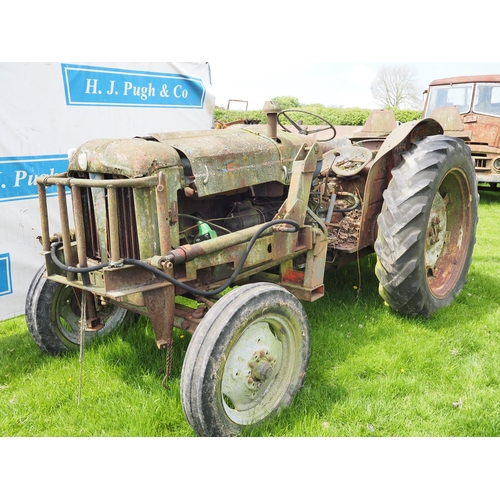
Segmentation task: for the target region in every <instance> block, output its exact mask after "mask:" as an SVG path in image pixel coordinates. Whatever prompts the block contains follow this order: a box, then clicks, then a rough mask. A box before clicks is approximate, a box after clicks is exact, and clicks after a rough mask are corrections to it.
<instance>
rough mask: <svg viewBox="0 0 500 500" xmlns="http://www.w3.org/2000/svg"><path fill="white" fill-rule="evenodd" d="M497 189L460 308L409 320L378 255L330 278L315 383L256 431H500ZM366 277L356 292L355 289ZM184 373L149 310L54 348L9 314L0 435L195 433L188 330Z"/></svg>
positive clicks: (2, 338) (487, 195)
mask: <svg viewBox="0 0 500 500" xmlns="http://www.w3.org/2000/svg"><path fill="white" fill-rule="evenodd" d="M499 207H500V193H497V192H485V191H482V192H481V202H480V208H479V214H480V222H479V226H478V234H477V244H476V248H475V251H474V257H473V262H472V265H471V269H470V272H469V279H468V282H467V283H466V285H465V287H464V290H463V292H462V293H461V294H460V295H459V296H458V298H457V299H456V301H455V302H454V304H453V305H452V306H450V307H449V308H446V309H444V310H441V311H439V312H438V313H436V314H435V315H434V316H433V317H432V318H430V319H423V318H414V319H408V318H403V317H401V316H399V315H398V314H396V313H394V312H393V311H391V310H390V309H389V308H388V307H387V306H385V305H384V303H383V301H382V299H381V298H380V296H379V295H378V291H377V287H378V283H377V279H376V277H375V275H374V264H375V257H374V256H369V257H367V258H365V259H363V260H362V262H361V265H360V274H358V266H357V264H356V263H353V264H351V265H349V266H347V267H345V268H343V269H341V270H339V271H338V272H336V273H334V274H330V275H328V276H327V278H326V282H325V284H326V290H327V292H326V295H325V297H323V298H322V299H321V300H319V301H317V302H315V303H312V304H305V307H306V310H307V313H308V316H309V321H310V324H311V330H312V341H311V342H312V353H311V359H310V364H309V370H308V373H307V377H306V381H305V384H304V387H303V389H302V391H301V392H300V393H299V394H298V395H297V396H296V398H295V400H294V403H293V405H292V406H291V407H290V408H287V409H285V410H283V411H282V412H281V414H280V415H278V416H276V417H275V418H273V419H271V420H269V421H266V422H265V423H263V424H261V425H259V426H256V427H255V428H252V429H250V430H248V431H247V432H246V433H245V435H247V436H443V437H444V436H478V437H479V436H498V435H500V402H499V398H498V394H499V391H500V375H499V371H498V366H500V328H499V326H498V325H499V323H500V307H499V305H500V262H499V258H498V249H499V248H500V231H499V230H498V212H499ZM360 283H361V287H360V289H359V290H358V289H357V288H355V287H359V285H360ZM175 335H176V338H175V352H174V365H173V376H172V378H171V379H170V380H169V381H168V383H167V384H168V387H164V386H162V384H161V382H162V379H163V376H164V371H165V366H164V365H165V359H164V353H163V352H161V351H159V350H158V349H157V347H156V344H155V342H154V335H153V332H152V329H151V326H150V324H149V321H148V320H147V319H146V318H141V320H140V321H139V323H138V324H137V325H135V326H134V327H133V328H129V329H128V330H124V331H118V332H115V333H113V334H112V335H109V336H108V337H106V338H104V339H99V340H97V341H95V342H93V343H92V344H91V345H89V346H88V347H87V348H86V351H85V356H84V360H83V386H82V393H81V401H80V403H79V402H78V396H79V371H80V364H79V354H78V353H77V352H75V353H68V354H66V355H64V356H60V357H51V356H48V355H45V354H43V353H41V352H40V351H39V350H38V348H37V347H36V345H35V344H34V342H33V341H32V340H31V338H30V336H29V333H28V330H27V327H26V325H25V321H24V317H18V318H14V319H12V320H8V321H4V322H2V323H0V435H2V436H157V437H159V436H193V435H194V433H193V432H192V430H191V428H190V426H189V425H188V423H187V421H186V420H185V418H184V415H183V412H182V408H181V402H180V395H179V380H180V373H181V367H182V360H183V357H184V353H185V351H186V348H187V345H188V341H189V339H188V334H186V335H183V334H182V333H180V332H175Z"/></svg>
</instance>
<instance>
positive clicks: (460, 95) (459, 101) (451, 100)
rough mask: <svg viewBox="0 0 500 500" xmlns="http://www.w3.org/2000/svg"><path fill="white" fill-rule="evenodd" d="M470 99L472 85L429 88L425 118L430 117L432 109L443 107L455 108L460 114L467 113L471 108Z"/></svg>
mask: <svg viewBox="0 0 500 500" xmlns="http://www.w3.org/2000/svg"><path fill="white" fill-rule="evenodd" d="M471 98H472V85H453V86H451V85H446V86H443V87H431V89H430V90H429V104H428V106H427V110H426V113H425V116H426V117H428V116H430V115H431V113H432V110H433V109H436V108H442V107H444V106H456V107H457V108H458V111H459V112H460V113H467V112H468V111H469V110H470V107H471Z"/></svg>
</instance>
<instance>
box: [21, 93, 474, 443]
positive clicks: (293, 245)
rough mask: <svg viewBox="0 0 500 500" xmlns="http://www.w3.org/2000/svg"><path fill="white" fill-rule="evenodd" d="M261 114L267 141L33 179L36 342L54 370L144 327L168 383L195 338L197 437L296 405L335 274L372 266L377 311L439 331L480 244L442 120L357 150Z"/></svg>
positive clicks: (231, 132) (272, 109) (91, 145)
mask: <svg viewBox="0 0 500 500" xmlns="http://www.w3.org/2000/svg"><path fill="white" fill-rule="evenodd" d="M264 112H265V113H266V115H267V123H265V124H258V125H254V124H248V125H247V124H238V125H234V126H231V127H227V128H224V129H211V130H202V131H183V132H168V133H152V134H150V135H148V136H144V137H134V138H128V139H95V140H91V141H89V142H87V143H85V144H83V145H82V146H80V147H79V148H77V149H76V150H75V151H74V152H73V154H72V155H71V157H70V160H69V166H68V170H67V172H65V173H63V174H56V175H44V176H40V177H38V179H37V185H38V194H39V206H40V221H41V236H40V242H41V246H42V254H43V256H44V259H45V264H44V265H43V266H42V267H41V268H40V270H39V271H38V272H37V274H36V275H35V277H34V279H33V281H32V283H31V285H30V288H29V291H28V293H27V297H26V321H27V325H28V329H29V332H30V334H31V336H32V338H33V339H34V341H35V342H36V344H37V345H38V346H39V347H40V349H42V350H43V351H44V352H47V353H49V354H52V355H57V354H60V353H63V352H66V351H68V350H76V349H82V346H83V345H84V343H85V342H87V341H90V340H91V339H92V338H94V337H96V336H99V335H105V334H106V333H109V332H111V331H113V330H115V329H117V328H118V326H120V325H122V324H123V323H124V322H125V321H126V320H127V319H128V318H129V317H131V316H137V315H143V316H146V317H148V318H149V319H150V322H151V326H152V329H153V331H154V336H155V340H156V343H157V346H158V347H159V348H160V349H164V350H165V352H166V360H167V375H168V372H169V369H168V366H169V359H170V360H171V356H172V349H173V329H174V328H177V329H180V330H182V331H185V332H188V333H190V334H191V335H192V338H191V339H190V342H189V345H188V348H187V351H186V354H185V357H184V360H183V365H182V371H181V376H180V392H181V397H180V399H181V401H180V403H181V404H182V408H183V411H184V414H185V416H186V418H187V421H188V422H189V424H190V425H191V427H192V428H193V430H194V432H195V433H196V434H197V435H199V436H234V435H239V434H241V433H242V431H243V430H244V429H245V428H247V427H248V426H251V425H254V424H256V423H259V422H262V421H263V420H265V419H267V418H269V417H270V416H272V415H274V414H276V413H277V412H278V411H279V410H280V409H281V408H283V407H286V406H288V405H290V404H291V403H292V401H293V398H294V396H295V395H296V394H297V393H298V391H299V390H300V389H301V387H302V386H303V384H304V380H305V376H306V372H307V368H308V363H309V358H310V335H311V332H310V327H309V323H308V318H307V314H306V312H305V309H304V306H303V302H312V301H315V300H320V299H321V297H322V296H323V295H324V293H325V285H324V276H325V273H326V272H330V271H331V272H333V271H335V270H336V269H338V268H340V267H342V266H344V265H346V264H348V263H350V262H352V261H356V260H357V259H360V258H362V257H363V256H366V255H368V254H371V253H373V252H375V253H376V255H377V263H376V267H375V273H376V275H377V277H378V280H379V283H380V285H379V291H380V294H381V296H382V298H383V301H385V302H386V303H387V304H388V305H389V306H390V307H391V308H392V309H394V310H395V311H397V312H398V313H400V314H402V315H405V316H415V315H422V316H424V317H429V316H430V315H431V314H433V313H434V312H436V311H437V310H439V309H441V308H443V307H446V306H448V305H450V304H451V303H452V302H453V300H454V298H455V296H456V295H457V294H458V293H459V292H460V291H461V290H462V288H463V286H464V283H465V281H466V277H467V273H468V270H469V266H470V263H471V258H472V252H473V248H474V244H475V233H476V225H477V218H478V212H477V211H478V191H477V180H476V177H475V172H474V165H473V161H472V158H471V153H470V149H469V147H468V146H467V145H466V144H465V143H464V141H462V140H461V139H459V138H454V137H449V136H446V135H444V134H443V128H442V126H441V125H440V124H439V123H438V122H437V121H436V120H434V119H431V118H424V119H420V120H417V121H413V122H409V123H405V124H402V125H400V126H397V127H396V128H395V129H394V130H393V131H392V132H391V133H390V134H389V135H388V136H387V137H381V136H380V134H378V133H377V130H376V128H377V127H375V124H376V123H377V119H375V118H376V117H375V118H373V119H372V120H370V121H369V124H370V123H371V124H373V127H372V131H371V132H370V130H369V128H370V126H369V124H368V126H366V127H364V129H363V131H362V132H361V133H360V134H359V135H358V136H357V137H352V138H349V137H337V131H336V129H335V126H334V125H333V124H331V123H329V122H328V121H326V120H325V119H323V118H321V117H317V115H315V116H316V118H317V119H320V120H321V125H319V126H314V127H312V126H309V127H308V126H305V125H303V121H304V120H303V118H304V115H300V113H306V114H310V113H308V112H304V111H302V112H301V111H299V110H283V111H282V110H281V109H280V107H279V104H278V103H276V102H274V101H268V102H266V103H265V105H264ZM301 117H302V119H301ZM50 189H52V191H54V190H56V191H57V196H58V205H57V206H58V208H57V209H56V212H57V213H56V214H55V217H56V219H57V221H60V227H58V228H57V229H58V231H56V232H52V231H51V229H50V228H49V209H48V204H47V197H48V196H49V194H48V193H50V192H49V190H50ZM68 193H69V194H70V195H71V196H69V195H68ZM50 215H51V216H52V215H54V214H52V213H51V214H50Z"/></svg>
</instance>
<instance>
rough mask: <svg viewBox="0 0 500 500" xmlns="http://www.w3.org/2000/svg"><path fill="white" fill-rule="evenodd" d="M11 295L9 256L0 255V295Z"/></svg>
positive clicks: (6, 254)
mask: <svg viewBox="0 0 500 500" xmlns="http://www.w3.org/2000/svg"><path fill="white" fill-rule="evenodd" d="M9 293H12V275H11V271H10V254H8V253H2V254H0V295H7V294H9Z"/></svg>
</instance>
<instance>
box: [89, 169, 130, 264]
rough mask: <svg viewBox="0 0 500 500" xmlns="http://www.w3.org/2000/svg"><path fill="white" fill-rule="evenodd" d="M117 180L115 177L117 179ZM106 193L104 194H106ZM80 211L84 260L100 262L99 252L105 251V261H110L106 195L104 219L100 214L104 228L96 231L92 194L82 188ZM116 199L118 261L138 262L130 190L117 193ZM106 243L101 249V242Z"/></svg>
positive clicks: (94, 203) (94, 202)
mask: <svg viewBox="0 0 500 500" xmlns="http://www.w3.org/2000/svg"><path fill="white" fill-rule="evenodd" d="M117 178H118V177H114V179H117ZM106 191H107V190H106ZM81 197H82V209H83V220H84V223H85V243H86V247H87V257H89V258H91V259H94V260H101V261H102V260H103V255H102V248H103V247H104V248H106V252H107V255H106V256H104V261H107V260H108V259H109V257H110V241H111V235H110V226H109V221H110V217H109V205H108V196H107V192H106V194H105V198H104V199H105V206H104V209H105V215H104V214H100V217H104V220H105V221H106V223H105V227H102V228H99V224H98V222H97V220H98V219H97V218H96V210H95V207H96V200H95V196H94V195H93V193H92V188H88V187H86V188H82V189H81ZM116 198H117V208H118V210H117V223H118V241H119V249H120V250H119V251H120V257H121V258H129V259H139V258H140V257H139V242H138V236H137V224H136V219H135V206H134V193H133V189H132V188H131V187H123V188H119V189H116ZM102 239H104V241H106V245H104V246H103V244H102V243H101V240H102Z"/></svg>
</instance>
